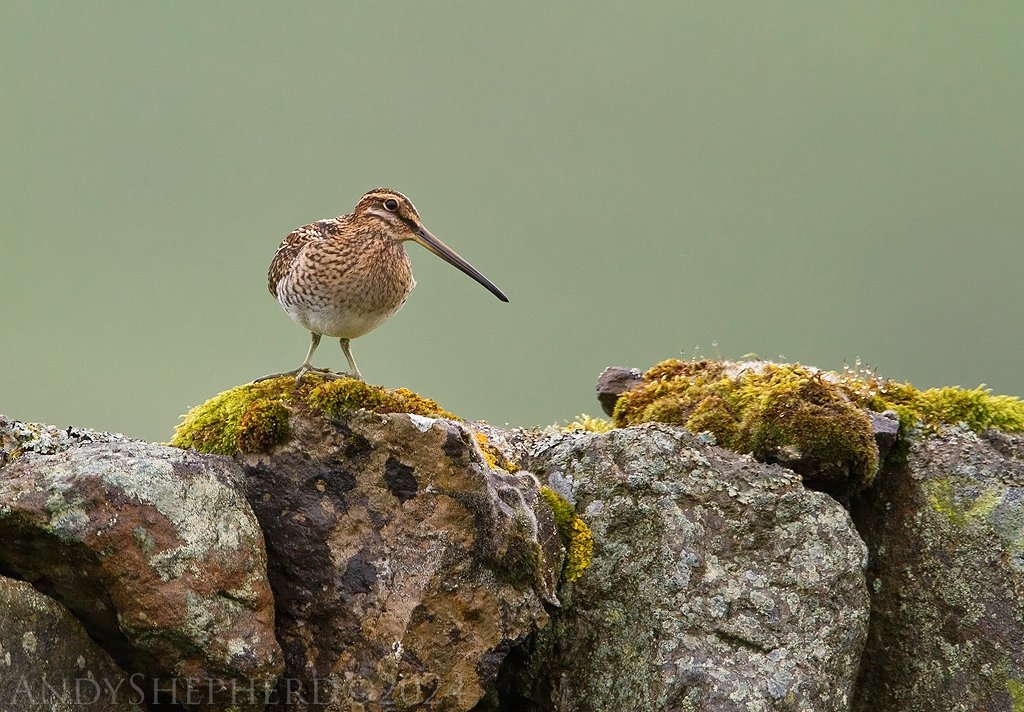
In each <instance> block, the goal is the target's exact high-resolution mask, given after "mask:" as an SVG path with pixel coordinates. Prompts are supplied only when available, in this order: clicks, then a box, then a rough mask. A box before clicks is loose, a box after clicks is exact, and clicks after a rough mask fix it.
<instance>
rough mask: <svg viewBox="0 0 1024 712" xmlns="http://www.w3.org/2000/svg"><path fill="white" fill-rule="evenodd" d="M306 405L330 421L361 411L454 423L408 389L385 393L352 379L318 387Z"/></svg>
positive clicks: (427, 400)
mask: <svg viewBox="0 0 1024 712" xmlns="http://www.w3.org/2000/svg"><path fill="white" fill-rule="evenodd" d="M306 402H307V403H308V404H309V405H310V407H312V408H313V409H314V410H317V411H320V412H321V413H323V414H324V415H327V416H329V417H332V418H343V417H345V416H347V415H350V414H351V413H353V412H354V411H356V410H359V409H360V408H365V409H366V410H372V411H374V412H377V413H413V414H415V415H423V416H426V417H428V418H451V419H454V420H458V418H457V417H456V416H455V415H453V414H452V413H449V412H448V411H446V410H444V409H443V408H442V407H441V406H439V405H438V404H437V403H435V402H434V401H432V400H430V399H429V398H424V397H423V396H420V395H417V394H416V393H413V392H412V391H410V390H409V389H408V388H396V389H395V390H389V389H387V388H383V387H382V386H371V385H370V384H369V383H365V382H363V381H357V380H356V379H354V378H339V379H337V380H334V381H327V382H325V383H322V384H320V385H318V386H317V387H316V388H314V389H313V390H312V391H311V392H310V393H309V395H308V396H307V397H306Z"/></svg>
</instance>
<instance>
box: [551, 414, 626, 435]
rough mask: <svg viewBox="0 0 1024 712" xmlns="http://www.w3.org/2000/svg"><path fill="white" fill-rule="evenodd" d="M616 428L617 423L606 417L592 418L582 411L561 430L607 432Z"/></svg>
mask: <svg viewBox="0 0 1024 712" xmlns="http://www.w3.org/2000/svg"><path fill="white" fill-rule="evenodd" d="M614 428H615V425H613V424H612V423H611V422H610V421H607V420H605V419H604V418H591V417H590V416H589V415H587V414H586V413H581V414H580V415H578V416H577V417H576V420H574V421H572V422H571V423H569V424H568V425H565V426H563V427H562V428H560V430H561V431H562V432H564V433H571V432H573V431H575V430H585V431H586V432H588V433H607V432H608V431H609V430H613V429H614Z"/></svg>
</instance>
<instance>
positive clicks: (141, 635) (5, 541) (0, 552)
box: [0, 441, 282, 710]
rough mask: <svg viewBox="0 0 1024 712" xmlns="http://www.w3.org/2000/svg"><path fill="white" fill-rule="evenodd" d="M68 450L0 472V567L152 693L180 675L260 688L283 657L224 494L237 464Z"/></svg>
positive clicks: (133, 451) (246, 525) (243, 506)
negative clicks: (62, 611)
mask: <svg viewBox="0 0 1024 712" xmlns="http://www.w3.org/2000/svg"><path fill="white" fill-rule="evenodd" d="M67 447H68V449H66V450H64V451H63V452H57V453H56V454H51V455H41V454H37V453H34V452H28V453H26V454H22V455H21V456H19V457H17V458H16V459H14V460H13V462H11V464H9V465H7V466H6V467H5V468H4V469H3V471H2V476H0V567H2V569H3V570H4V571H5V572H7V573H9V574H11V575H14V576H17V577H18V578H21V579H24V580H27V581H30V582H32V583H33V584H34V585H35V586H36V587H37V588H38V589H40V590H41V591H44V592H45V593H47V594H48V595H50V596H52V597H53V598H55V599H57V600H58V601H60V602H61V603H63V604H64V605H65V606H67V608H68V609H69V610H70V611H71V612H72V613H73V614H74V615H75V616H76V617H77V618H78V619H79V620H80V621H81V622H82V623H83V625H84V626H85V627H86V629H87V630H88V631H89V633H90V635H91V636H92V637H93V638H94V639H95V640H96V641H97V642H98V643H99V644H100V645H102V646H103V647H104V648H105V649H106V650H107V651H108V652H109V653H110V654H111V655H112V656H113V657H114V659H116V660H117V661H118V662H119V663H120V664H121V665H122V666H123V667H125V668H126V669H127V670H129V671H141V672H144V673H145V674H146V675H147V676H153V677H154V678H158V679H159V680H160V685H161V686H162V687H163V688H165V689H166V688H169V687H171V685H172V684H173V682H172V680H177V681H178V683H179V685H185V680H186V679H187V678H194V679H196V678H197V679H199V680H200V683H199V684H200V685H201V686H203V687H204V689H206V688H208V683H207V682H206V680H207V679H208V678H215V679H219V680H225V681H235V682H237V683H238V684H240V685H241V686H242V687H243V689H246V690H248V689H249V687H250V685H252V686H254V687H255V689H256V690H262V689H264V688H268V687H272V686H273V685H274V684H275V683H276V682H277V679H278V677H279V675H280V673H281V669H282V657H281V650H280V647H279V646H278V644H277V641H276V640H275V639H274V634H273V631H274V605H273V598H272V594H271V590H270V587H269V585H268V583H267V578H266V553H265V549H264V544H263V537H262V533H261V531H260V529H259V525H258V522H257V521H256V518H255V516H254V515H253V512H252V510H251V509H250V507H249V505H248V503H247V502H246V500H245V498H244V496H243V495H242V494H241V493H240V492H239V491H238V490H237V489H236V488H235V486H234V484H233V482H234V480H236V479H237V478H238V477H240V472H239V470H238V467H237V465H236V464H235V463H233V462H232V461H231V460H229V459H227V458H221V457H215V456H206V455H197V454H196V453H191V452H185V451H181V450H177V449H174V448H168V447H163V446H159V445H151V444H146V443H140V442H133V441H114V442H107V443H103V444H99V443H86V444H79V445H76V444H75V443H70V444H68V445H67ZM196 699H200V700H202V701H203V702H204V703H207V704H206V706H205V708H206V709H211V710H214V709H226V708H227V706H229V703H230V695H227V693H214V694H213V695H212V699H213V703H212V704H210V695H209V694H208V693H207V692H204V693H203V694H201V695H198V696H197V697H196ZM242 702H246V700H245V699H244V698H243V699H242ZM243 708H248V709H261V708H262V705H261V704H258V703H254V704H251V705H244V706H243Z"/></svg>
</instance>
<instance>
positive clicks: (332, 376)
mask: <svg viewBox="0 0 1024 712" xmlns="http://www.w3.org/2000/svg"><path fill="white" fill-rule="evenodd" d="M311 371H312V372H313V373H316V374H319V375H320V377H321V378H323V379H324V380H325V381H335V380H337V379H339V378H356V380H359V381H361V380H363V379H361V378H357V377H356V376H352V375H349V374H347V373H335V372H334V371H332V370H330V369H329V368H314V367H313V366H303V367H301V368H295V369H292V370H291V371H283V372H281V373H271V374H269V375H267V376H261V377H260V378H257V379H256V380H255V381H253V383H259V382H261V381H269V380H271V379H274V378H283V377H285V376H295V385H297V386H298V385H300V384H301V383H302V378H303V376H305V375H306V374H307V373H309V372H311Z"/></svg>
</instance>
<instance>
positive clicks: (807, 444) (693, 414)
mask: <svg viewBox="0 0 1024 712" xmlns="http://www.w3.org/2000/svg"><path fill="white" fill-rule="evenodd" d="M614 417H615V422H616V424H618V425H620V426H624V425H635V424H639V423H643V422H649V421H655V422H662V423H670V424H674V425H682V426H685V427H686V428H687V429H689V430H691V431H693V432H703V431H710V432H711V433H713V434H714V436H715V438H716V440H717V442H718V444H720V445H723V446H725V447H728V448H730V449H732V450H735V451H737V452H741V453H751V454H753V455H754V457H756V458H758V459H759V460H762V461H765V462H777V463H781V464H785V465H787V466H790V467H792V468H793V469H794V470H796V471H798V472H800V474H802V475H803V476H804V478H805V480H807V482H808V484H809V485H811V486H814V487H816V488H818V489H823V490H825V491H828V492H832V493H836V494H849V493H851V492H855V491H857V490H859V489H861V488H862V487H864V486H866V485H867V484H869V483H870V482H871V480H872V478H873V477H874V476H875V471H876V469H877V466H878V449H877V447H876V446H875V441H874V432H873V429H872V426H871V421H870V419H869V418H868V417H867V414H866V413H865V412H864V409H863V408H862V407H861V406H860V405H859V404H857V403H855V402H854V401H853V400H852V399H851V398H850V396H849V395H848V394H847V393H846V391H845V390H844V389H843V388H842V387H841V386H839V385H838V384H836V383H834V382H831V381H830V380H828V379H827V378H826V376H825V375H824V374H823V373H822V372H820V371H816V370H814V369H809V368H805V367H803V366H800V365H799V364H796V365H778V364H771V363H762V364H758V365H757V366H756V367H751V368H747V369H740V370H738V371H737V370H733V369H727V367H726V364H725V363H723V362H720V361H707V360H702V361H680V360H671V361H665V362H663V363H660V364H658V365H657V366H655V367H654V368H652V369H651V370H649V371H648V372H647V373H645V374H644V382H643V383H642V384H641V385H640V386H639V387H637V388H635V389H633V390H631V391H629V392H627V393H625V394H624V395H623V396H622V397H621V398H620V399H619V402H618V403H617V404H616V407H615V412H614Z"/></svg>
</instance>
